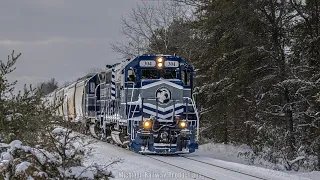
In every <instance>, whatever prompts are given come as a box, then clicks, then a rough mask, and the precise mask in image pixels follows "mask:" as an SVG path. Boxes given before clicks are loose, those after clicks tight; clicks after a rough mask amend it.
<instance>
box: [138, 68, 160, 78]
mask: <svg viewBox="0 0 320 180" xmlns="http://www.w3.org/2000/svg"><path fill="white" fill-rule="evenodd" d="M141 77H142V79H158V71H157V70H155V69H143V70H141Z"/></svg>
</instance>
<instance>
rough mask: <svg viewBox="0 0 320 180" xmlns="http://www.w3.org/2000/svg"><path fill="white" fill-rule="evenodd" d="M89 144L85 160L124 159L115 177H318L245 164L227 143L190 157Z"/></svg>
mask: <svg viewBox="0 0 320 180" xmlns="http://www.w3.org/2000/svg"><path fill="white" fill-rule="evenodd" d="M90 147H92V148H93V149H92V150H93V151H92V156H91V157H88V158H87V160H86V164H92V163H97V164H100V165H107V164H109V163H111V162H112V161H113V160H119V159H121V162H119V163H117V164H113V165H112V166H110V167H109V169H108V170H110V171H112V172H113V174H114V176H115V179H218V180H219V179H222V180H224V179H226V180H227V179H228V180H229V179H245V180H247V179H248V180H250V179H272V180H276V179H279V180H280V179H281V180H285V179H290V180H298V179H301V180H307V179H310V178H312V179H318V178H317V177H318V174H317V173H308V174H304V175H302V174H299V176H297V175H293V174H288V173H284V172H279V171H274V170H270V169H265V168H261V167H256V166H250V165H245V164H244V163H246V162H245V161H244V159H242V158H238V157H237V153H236V152H234V150H235V148H232V147H227V146H226V147H224V148H222V147H220V148H215V147H216V146H210V145H203V146H200V149H199V151H198V152H197V153H194V154H189V155H184V156H185V157H187V158H184V157H181V156H144V155H140V154H136V153H134V152H131V151H129V150H126V149H123V148H120V147H117V146H115V145H112V144H108V143H105V142H101V141H96V142H94V143H93V144H91V145H90ZM227 148H229V150H228V149H227ZM234 153H235V154H234ZM217 166H219V167H217ZM227 169H231V170H233V171H229V170H227ZM238 172H240V173H238ZM241 173H244V174H241ZM246 174H247V175H246ZM248 175H251V176H248Z"/></svg>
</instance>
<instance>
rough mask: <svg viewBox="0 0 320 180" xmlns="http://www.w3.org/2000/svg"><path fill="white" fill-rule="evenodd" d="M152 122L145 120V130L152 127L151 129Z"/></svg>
mask: <svg viewBox="0 0 320 180" xmlns="http://www.w3.org/2000/svg"><path fill="white" fill-rule="evenodd" d="M151 124H152V123H151V121H150V120H145V121H144V122H143V124H142V125H143V128H144V129H150V127H151Z"/></svg>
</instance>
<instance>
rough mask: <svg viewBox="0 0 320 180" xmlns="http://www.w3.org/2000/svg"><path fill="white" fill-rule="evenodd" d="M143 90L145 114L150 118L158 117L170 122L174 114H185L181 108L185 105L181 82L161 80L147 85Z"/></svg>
mask: <svg viewBox="0 0 320 180" xmlns="http://www.w3.org/2000/svg"><path fill="white" fill-rule="evenodd" d="M181 83H182V82H181ZM141 89H142V91H141V93H140V95H141V98H143V102H144V105H143V106H144V107H143V110H144V114H147V115H149V116H150V117H151V116H157V117H158V119H159V120H160V121H161V120H169V119H171V118H172V115H173V114H175V115H177V114H181V113H182V112H183V111H182V110H183V108H182V107H181V106H182V105H183V86H182V85H180V84H179V81H176V82H170V81H166V80H159V81H156V82H153V83H145V85H143V86H142V88H141ZM177 110H179V111H177Z"/></svg>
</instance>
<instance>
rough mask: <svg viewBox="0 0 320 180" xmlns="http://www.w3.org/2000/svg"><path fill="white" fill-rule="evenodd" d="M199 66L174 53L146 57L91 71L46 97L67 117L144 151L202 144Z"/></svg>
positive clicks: (172, 150) (178, 151) (189, 148)
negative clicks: (196, 85)
mask: <svg viewBox="0 0 320 180" xmlns="http://www.w3.org/2000/svg"><path fill="white" fill-rule="evenodd" d="M193 78H194V68H193V66H192V65H190V64H189V63H188V62H187V61H186V60H184V59H183V58H181V57H178V56H175V55H174V56H171V55H142V56H138V57H136V58H134V59H132V60H126V61H123V62H121V63H117V64H114V65H107V69H106V70H105V71H102V72H97V73H93V74H88V75H87V76H85V77H83V78H80V79H79V80H77V81H76V82H74V83H72V84H70V85H68V86H66V87H63V88H60V89H58V90H56V91H54V92H53V93H51V94H49V95H48V96H47V97H48V99H51V102H52V104H55V102H57V101H58V100H59V99H62V101H63V103H61V106H60V107H59V108H58V110H57V115H59V116H60V117H61V118H63V119H64V120H69V121H75V122H79V121H81V122H82V123H85V124H86V126H87V127H88V128H89V130H90V132H91V134H92V135H93V136H94V137H96V138H101V139H105V140H107V141H112V142H114V143H116V144H118V145H119V146H123V147H128V148H130V149H132V150H133V151H135V152H137V153H140V154H183V153H192V152H195V150H196V149H197V148H198V143H197V141H198V137H199V117H198V110H197V106H196V103H195V101H196V97H197V94H196V93H195V90H194V86H193V84H194V82H193Z"/></svg>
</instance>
